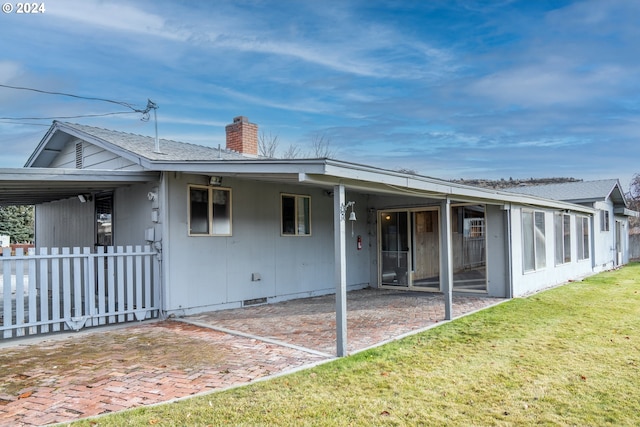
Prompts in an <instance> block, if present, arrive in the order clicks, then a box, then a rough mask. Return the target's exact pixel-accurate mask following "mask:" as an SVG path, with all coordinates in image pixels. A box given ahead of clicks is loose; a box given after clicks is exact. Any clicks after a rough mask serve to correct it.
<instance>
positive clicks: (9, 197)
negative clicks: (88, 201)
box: [0, 168, 160, 206]
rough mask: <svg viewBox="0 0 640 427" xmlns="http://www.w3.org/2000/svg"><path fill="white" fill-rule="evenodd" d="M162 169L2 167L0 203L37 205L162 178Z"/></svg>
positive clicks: (2, 204) (1, 204)
mask: <svg viewBox="0 0 640 427" xmlns="http://www.w3.org/2000/svg"><path fill="white" fill-rule="evenodd" d="M159 176H160V174H159V172H141V171H101V170H87V169H84V170H80V169H51V168H14V169H0V206H10V205H35V204H40V203H45V202H51V201H54V200H62V199H67V198H70V197H75V196H77V195H79V194H91V193H97V192H101V191H110V190H113V189H115V188H118V187H124V186H127V185H131V184H135V183H140V182H153V181H158V180H159Z"/></svg>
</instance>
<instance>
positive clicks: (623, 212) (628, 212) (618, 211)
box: [613, 208, 640, 218]
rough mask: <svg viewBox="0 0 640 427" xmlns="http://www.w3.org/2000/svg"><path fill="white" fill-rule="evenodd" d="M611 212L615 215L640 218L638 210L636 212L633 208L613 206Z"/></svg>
mask: <svg viewBox="0 0 640 427" xmlns="http://www.w3.org/2000/svg"><path fill="white" fill-rule="evenodd" d="M613 213H615V214H616V215H624V216H632V217H635V218H640V212H636V211H634V210H631V209H627V208H615V209H614V210H613Z"/></svg>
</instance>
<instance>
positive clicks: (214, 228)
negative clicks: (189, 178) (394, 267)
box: [187, 184, 233, 237]
mask: <svg viewBox="0 0 640 427" xmlns="http://www.w3.org/2000/svg"><path fill="white" fill-rule="evenodd" d="M192 189H195V190H203V191H206V194H207V202H206V203H207V218H206V226H207V231H206V232H193V231H192V225H191V222H192V220H193V218H192V216H191V209H192V203H191V190H192ZM216 191H222V192H226V193H227V196H226V197H227V198H226V203H225V204H224V205H225V206H227V212H228V225H225V224H223V227H224V229H223V230H222V231H221V230H220V225H219V224H217V223H216V221H217V219H218V218H217V216H216V215H215V213H214V211H215V208H214V206H213V205H214V197H216V196H215V194H216V193H215V192H216ZM187 232H188V235H189V236H190V237H202V236H204V237H210V236H231V235H232V233H233V203H232V192H231V188H228V187H218V186H211V185H196V184H189V185H188V186H187Z"/></svg>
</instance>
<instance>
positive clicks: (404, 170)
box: [396, 168, 418, 175]
mask: <svg viewBox="0 0 640 427" xmlns="http://www.w3.org/2000/svg"><path fill="white" fill-rule="evenodd" d="M396 170H397V171H398V172H400V173H406V174H407V175H418V172H417V171H416V170H415V169H408V168H399V169H396Z"/></svg>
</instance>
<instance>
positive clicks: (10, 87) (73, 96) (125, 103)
mask: <svg viewBox="0 0 640 427" xmlns="http://www.w3.org/2000/svg"><path fill="white" fill-rule="evenodd" d="M0 87H4V88H7V89H16V90H27V91H31V92H37V93H44V94H46V95H60V96H68V97H71V98H78V99H87V100H89V101H102V102H110V103H112V104H118V105H122V106H123V107H127V108H129V109H131V110H133V111H135V112H137V113H143V112H144V110H139V109H136V108H134V107H133V106H132V105H131V104H129V103H128V102H123V101H114V100H112V99H106V98H97V97H93V96H82V95H74V94H71V93H64V92H52V91H48V90H42V89H34V88H31V87H23V86H10V85H4V84H0ZM147 112H148V111H147Z"/></svg>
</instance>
